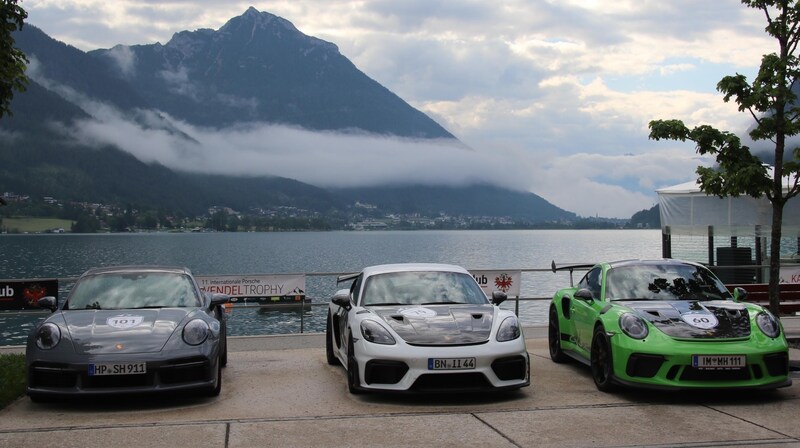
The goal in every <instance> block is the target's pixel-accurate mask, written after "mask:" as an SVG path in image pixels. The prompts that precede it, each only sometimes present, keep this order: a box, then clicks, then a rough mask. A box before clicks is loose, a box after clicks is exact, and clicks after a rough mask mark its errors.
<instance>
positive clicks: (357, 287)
mask: <svg viewBox="0 0 800 448" xmlns="http://www.w3.org/2000/svg"><path fill="white" fill-rule="evenodd" d="M363 280H364V276H363V275H359V276H358V278H356V281H354V282H353V285H352V286H350V300H351V301H352V302H353V303H354V304H355V305H358V304H359V303H358V297H359V296H360V295H361V283H362V281H363Z"/></svg>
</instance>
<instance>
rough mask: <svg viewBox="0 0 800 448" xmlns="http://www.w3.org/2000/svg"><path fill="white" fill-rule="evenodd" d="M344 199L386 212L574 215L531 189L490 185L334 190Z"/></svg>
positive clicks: (534, 218) (521, 217) (554, 218)
mask: <svg viewBox="0 0 800 448" xmlns="http://www.w3.org/2000/svg"><path fill="white" fill-rule="evenodd" d="M335 192H336V193H338V194H339V195H340V196H342V197H344V198H345V199H346V200H347V201H348V202H350V203H352V202H355V201H358V202H362V203H367V204H370V205H374V206H376V207H378V208H379V209H380V210H382V211H384V212H388V213H398V214H411V213H420V214H422V215H424V216H437V215H439V214H441V213H444V214H447V215H450V216H504V217H509V218H511V219H514V220H516V221H518V222H561V221H570V220H574V219H575V218H576V216H575V214H574V213H571V212H567V211H565V210H562V209H560V208H558V207H556V206H555V205H553V204H551V203H549V202H547V201H546V200H544V199H542V198H541V197H539V196H537V195H535V194H533V193H525V192H518V191H510V190H507V189H505V188H499V187H495V186H491V185H471V186H467V187H438V188H436V189H431V188H430V187H424V186H386V187H371V188H348V189H341V190H335Z"/></svg>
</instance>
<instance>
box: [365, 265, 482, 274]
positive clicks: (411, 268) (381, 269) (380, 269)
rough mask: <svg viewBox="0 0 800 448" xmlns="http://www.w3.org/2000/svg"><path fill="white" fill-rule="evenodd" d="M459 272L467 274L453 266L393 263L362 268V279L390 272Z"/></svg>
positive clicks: (460, 268) (465, 271) (467, 272)
mask: <svg viewBox="0 0 800 448" xmlns="http://www.w3.org/2000/svg"><path fill="white" fill-rule="evenodd" d="M426 271H433V272H459V273H462V274H468V275H469V271H467V270H466V269H464V268H463V267H461V266H457V265H454V264H444V263H394V264H379V265H375V266H368V267H366V268H364V270H363V271H361V272H363V273H364V277H368V276H370V275H377V274H387V273H390V272H426Z"/></svg>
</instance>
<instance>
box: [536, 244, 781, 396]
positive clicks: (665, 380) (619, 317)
mask: <svg viewBox="0 0 800 448" xmlns="http://www.w3.org/2000/svg"><path fill="white" fill-rule="evenodd" d="M564 269H568V270H570V275H572V270H574V269H589V271H588V272H587V273H586V275H585V276H584V277H583V278H582V279H581V280H580V282H578V285H577V286H573V287H569V288H564V289H560V290H558V291H557V292H556V293H555V295H554V296H553V300H552V302H551V304H550V310H549V313H550V314H549V329H548V343H549V348H550V358H551V359H552V360H553V361H554V362H557V363H562V362H565V361H567V360H569V359H571V358H572V359H576V360H578V361H580V362H582V363H584V364H587V365H589V366H590V367H591V372H592V377H593V378H594V382H595V384H596V385H597V388H598V389H600V390H601V391H609V390H612V389H614V388H615V387H616V386H619V385H624V386H636V387H647V388H655V389H694V388H704V389H705V388H755V389H774V388H779V387H785V386H789V385H791V384H792V380H791V378H789V346H788V344H787V342H786V336H785V335H784V333H783V329H782V327H781V324H780V322H779V321H778V319H776V318H775V317H774V316H773V315H772V314H771V313H770V312H769V311H767V310H766V309H764V308H762V307H760V306H758V305H755V304H752V303H745V302H743V301H742V300H743V299H744V297H745V296H746V294H747V293H746V292H745V291H744V290H743V289H741V288H736V290H735V291H734V293H733V295H732V294H731V293H730V292H729V291H728V290H727V289H726V288H725V285H723V284H722V282H720V280H719V279H718V278H717V277H716V276H715V275H714V274H713V273H712V272H711V271H710V270H708V269H707V268H706V267H704V266H702V265H699V264H695V263H690V262H685V261H679V260H671V259H666V260H627V261H617V262H611V263H600V264H597V265H593V266H592V265H573V266H566V267H562V268H557V267H556V266H555V263H553V270H554V271H556V270H564Z"/></svg>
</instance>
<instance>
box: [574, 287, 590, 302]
mask: <svg viewBox="0 0 800 448" xmlns="http://www.w3.org/2000/svg"><path fill="white" fill-rule="evenodd" d="M572 297H574V298H576V299H581V300H585V301H587V302H591V301H593V300H594V297H593V296H592V292H591V291H589V290H588V289H586V288H582V289H579V290H578V291H576V292H575V294H573V295H572Z"/></svg>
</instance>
